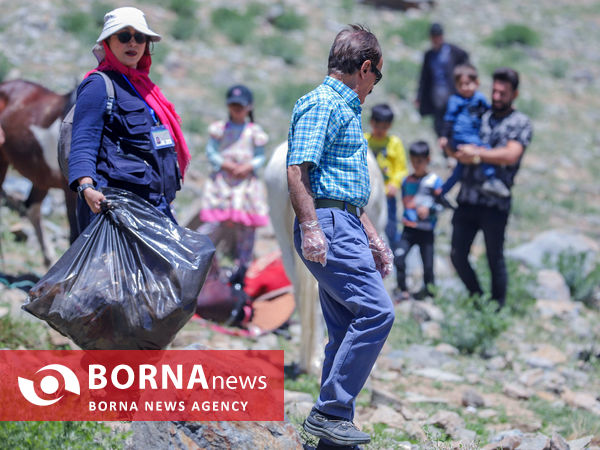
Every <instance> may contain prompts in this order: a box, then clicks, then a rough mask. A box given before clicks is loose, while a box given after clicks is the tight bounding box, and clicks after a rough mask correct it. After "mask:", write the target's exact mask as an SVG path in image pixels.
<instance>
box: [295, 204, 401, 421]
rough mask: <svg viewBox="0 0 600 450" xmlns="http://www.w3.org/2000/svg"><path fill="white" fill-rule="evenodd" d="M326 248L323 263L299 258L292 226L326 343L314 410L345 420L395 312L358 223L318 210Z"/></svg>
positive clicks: (347, 216)
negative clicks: (315, 287) (313, 285)
mask: <svg viewBox="0 0 600 450" xmlns="http://www.w3.org/2000/svg"><path fill="white" fill-rule="evenodd" d="M317 218H318V220H319V224H320V225H321V228H322V229H323V233H324V234H325V237H326V239H327V242H328V244H329V251H328V253H327V264H326V265H325V267H323V266H322V265H321V264H320V263H315V262H312V261H307V260H305V259H304V258H303V257H302V249H301V237H300V227H299V225H298V220H297V219H296V220H295V221H294V244H295V246H296V251H297V252H298V254H299V255H300V257H301V258H302V260H303V261H304V264H305V265H306V267H307V268H308V270H309V271H310V272H311V273H312V274H313V275H314V277H315V278H316V279H317V281H318V283H319V299H320V301H321V309H322V311H323V317H324V319H325V324H326V325H327V331H328V334H329V342H328V343H327V346H326V347H325V360H324V361H323V373H322V375H321V391H320V394H319V399H318V400H317V403H316V405H315V406H316V407H317V409H318V410H319V411H321V412H323V413H325V414H330V415H333V416H337V417H341V418H344V419H347V420H352V419H353V418H354V402H355V399H356V397H357V395H358V394H359V392H360V390H361V389H362V387H363V386H364V384H365V382H366V381H367V378H368V376H369V374H370V373H371V369H372V368H373V365H374V364H375V360H376V359H377V356H378V355H379V352H380V351H381V348H382V347H383V344H384V342H385V340H386V338H387V335H388V333H389V332H390V330H391V328H392V324H393V322H394V307H393V305H392V301H391V299H390V297H389V295H388V293H387V291H386V290H385V287H384V286H383V280H382V278H381V275H380V274H379V272H377V269H376V268H375V262H374V261H373V255H372V254H371V250H370V249H369V244H368V241H367V236H366V234H365V231H364V229H363V227H362V224H361V222H360V220H359V219H358V218H357V217H356V216H354V215H353V214H351V213H349V212H347V211H342V210H340V209H335V208H319V209H317Z"/></svg>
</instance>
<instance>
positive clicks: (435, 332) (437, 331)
mask: <svg viewBox="0 0 600 450" xmlns="http://www.w3.org/2000/svg"><path fill="white" fill-rule="evenodd" d="M421 333H422V334H423V337H424V338H425V339H427V340H432V341H438V340H440V339H441V338H442V326H441V325H440V324H439V323H438V322H423V323H421Z"/></svg>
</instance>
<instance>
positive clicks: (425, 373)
mask: <svg viewBox="0 0 600 450" xmlns="http://www.w3.org/2000/svg"><path fill="white" fill-rule="evenodd" d="M413 373H414V374H415V375H419V376H421V377H425V378H430V379H432V380H435V381H448V382H451V383H462V382H463V381H464V378H463V377H461V376H460V375H456V374H454V373H450V372H445V371H443V370H440V369H435V368H433V367H427V368H425V369H418V370H415V371H413Z"/></svg>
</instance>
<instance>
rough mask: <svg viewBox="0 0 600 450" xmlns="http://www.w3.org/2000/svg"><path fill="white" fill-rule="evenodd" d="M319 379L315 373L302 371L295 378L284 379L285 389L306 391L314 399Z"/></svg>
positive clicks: (317, 394)
mask: <svg viewBox="0 0 600 450" xmlns="http://www.w3.org/2000/svg"><path fill="white" fill-rule="evenodd" d="M319 387H320V381H319V379H318V378H317V377H316V376H315V375H310V374H306V373H303V374H301V375H298V377H296V378H295V379H291V378H286V379H285V389H287V390H288V391H296V392H306V393H307V394H310V395H312V396H313V398H314V399H315V400H317V397H318V396H319Z"/></svg>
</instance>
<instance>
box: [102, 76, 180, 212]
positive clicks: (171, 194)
mask: <svg viewBox="0 0 600 450" xmlns="http://www.w3.org/2000/svg"><path fill="white" fill-rule="evenodd" d="M107 75H108V76H109V77H110V78H111V79H112V80H113V84H114V87H115V106H114V107H113V115H112V120H106V122H105V126H104V131H103V133H102V145H101V146H100V149H99V151H98V160H97V167H96V171H97V176H98V185H99V186H101V187H103V186H111V187H117V188H121V189H125V190H128V191H130V192H133V193H135V194H137V195H139V196H140V197H142V198H144V199H146V200H148V201H149V202H150V203H152V204H153V205H155V206H159V205H160V206H165V203H166V204H167V205H168V204H169V203H170V202H172V201H173V200H174V199H175V193H176V191H178V190H179V189H180V188H181V182H180V181H181V173H180V171H179V165H178V163H177V154H176V152H175V148H174V147H168V148H163V149H159V150H155V149H154V148H153V147H152V143H151V141H150V129H151V128H152V127H153V126H154V125H156V124H155V123H154V121H153V119H152V115H151V114H150V111H149V109H148V107H147V106H146V103H145V102H144V101H143V100H142V99H141V98H140V97H139V96H138V95H137V94H136V93H135V91H134V90H133V89H132V87H131V86H130V85H129V83H128V82H127V80H126V79H125V78H124V77H123V75H121V74H120V73H118V72H107ZM161 209H162V208H161Z"/></svg>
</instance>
